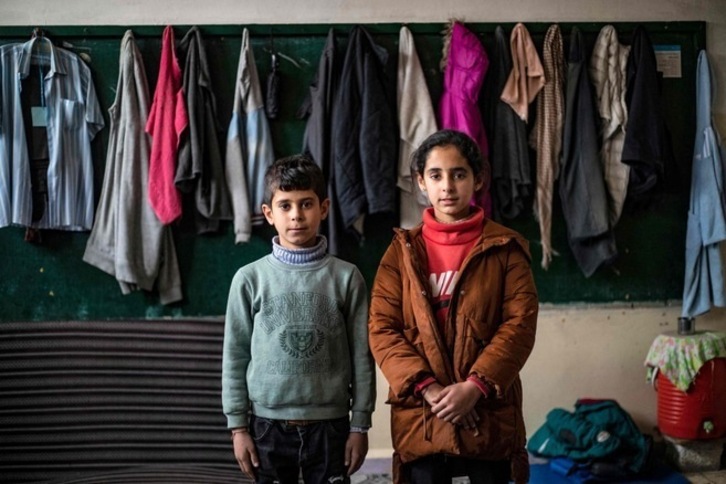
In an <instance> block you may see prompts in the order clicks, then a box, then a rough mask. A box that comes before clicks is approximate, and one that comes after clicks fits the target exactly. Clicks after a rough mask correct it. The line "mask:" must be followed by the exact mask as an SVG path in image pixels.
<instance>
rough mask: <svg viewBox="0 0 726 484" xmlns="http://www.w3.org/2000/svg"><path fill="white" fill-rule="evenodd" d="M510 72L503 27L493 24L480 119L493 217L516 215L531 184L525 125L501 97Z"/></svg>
mask: <svg viewBox="0 0 726 484" xmlns="http://www.w3.org/2000/svg"><path fill="white" fill-rule="evenodd" d="M511 72H512V56H511V54H510V51H509V41H508V40H507V37H506V35H505V33H504V29H502V28H501V27H500V26H497V28H496V29H495V30H494V55H493V56H492V63H491V67H490V69H489V73H488V74H487V77H486V80H485V83H484V88H483V97H484V98H485V99H484V102H483V104H484V106H483V112H484V122H485V123H486V126H487V130H488V131H489V134H490V137H491V139H492V143H491V147H490V148H491V152H490V154H489V160H490V163H491V169H492V189H491V191H492V197H493V201H492V204H493V218H494V219H495V220H501V219H502V218H514V217H516V216H517V215H519V213H520V211H521V210H522V208H523V207H524V198H525V196H527V195H528V194H529V192H528V190H530V188H529V185H531V180H530V175H529V149H528V148H527V126H526V124H525V122H524V121H523V120H522V119H521V118H520V117H519V116H517V113H516V112H515V111H514V110H513V109H512V108H511V107H510V106H509V105H508V104H507V103H505V102H504V101H502V99H501V94H502V91H503V90H504V86H505V85H506V83H507V79H508V78H509V74H510V73H511Z"/></svg>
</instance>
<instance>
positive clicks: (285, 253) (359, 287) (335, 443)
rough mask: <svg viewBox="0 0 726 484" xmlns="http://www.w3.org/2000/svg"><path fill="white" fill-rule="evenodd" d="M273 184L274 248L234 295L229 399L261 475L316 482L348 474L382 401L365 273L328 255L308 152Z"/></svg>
mask: <svg viewBox="0 0 726 484" xmlns="http://www.w3.org/2000/svg"><path fill="white" fill-rule="evenodd" d="M265 187H266V189H265V203H264V204H263V205H262V211H263V213H264V215H265V218H266V219H267V221H268V222H269V223H270V224H271V225H274V227H275V229H276V231H277V234H278V235H277V236H276V237H274V238H273V241H272V254H269V255H267V256H265V257H263V258H261V259H259V260H257V261H255V262H253V263H251V264H248V265H246V266H244V267H242V268H241V269H240V270H239V271H237V274H235V276H234V278H233V280H232V284H231V287H230V292H229V300H228V303H227V315H226V323H225V334H224V352H223V361H222V404H223V409H224V413H225V415H226V416H227V422H228V427H229V428H231V429H232V440H233V442H234V454H235V458H236V459H237V462H239V465H240V468H241V469H242V470H243V471H244V472H245V473H246V474H248V475H249V476H250V477H251V478H253V479H255V481H256V482H258V483H272V482H278V483H281V484H285V483H290V484H293V483H294V484H297V482H298V475H299V473H300V471H302V475H303V479H304V481H305V482H306V483H310V484H318V483H322V482H349V480H350V479H349V476H350V475H351V474H352V473H353V472H355V471H356V470H358V468H359V467H360V466H361V464H362V463H363V460H364V458H365V455H366V453H367V452H368V437H367V435H366V431H367V430H368V428H369V427H370V425H371V414H372V412H373V407H374V405H375V373H374V364H373V359H372V357H371V354H370V350H369V348H368V334H367V329H368V328H367V324H366V322H367V309H368V295H367V291H366V286H365V281H364V280H363V277H362V275H361V274H360V272H359V271H358V269H357V268H356V267H355V266H354V265H352V264H349V263H347V262H344V261H342V260H340V259H337V258H335V257H333V256H330V255H328V254H327V253H326V248H327V242H326V239H325V237H323V236H320V235H318V227H319V226H320V222H321V221H322V220H324V219H325V217H326V216H327V214H328V207H329V205H330V200H328V198H327V197H326V193H325V180H324V178H323V174H322V172H321V170H320V168H319V167H318V166H317V165H316V164H315V163H314V162H313V161H312V160H311V159H310V158H308V157H306V156H303V155H295V156H290V157H287V158H283V159H280V160H278V161H276V162H275V163H273V164H272V165H271V166H270V167H269V168H268V169H267V172H266V173H265ZM349 412H351V414H352V415H351V417H350V418H349Z"/></svg>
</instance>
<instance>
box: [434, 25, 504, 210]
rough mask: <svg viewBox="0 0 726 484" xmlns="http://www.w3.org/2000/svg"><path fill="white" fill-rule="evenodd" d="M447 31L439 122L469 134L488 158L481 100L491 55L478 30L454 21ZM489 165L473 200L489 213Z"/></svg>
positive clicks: (485, 157) (446, 127)
mask: <svg viewBox="0 0 726 484" xmlns="http://www.w3.org/2000/svg"><path fill="white" fill-rule="evenodd" d="M447 35H448V36H449V38H448V39H446V40H447V41H448V43H449V50H448V55H447V57H446V61H445V62H446V67H445V70H444V90H443V94H442V95H441V100H440V101H439V126H440V127H441V128H442V129H455V130H457V131H461V132H463V133H466V134H468V135H469V136H470V137H471V138H472V139H473V140H474V141H476V142H477V144H478V145H479V148H480V149H481V152H482V156H483V157H484V159H485V160H488V158H489V143H488V141H487V136H486V132H485V131H484V124H483V123H482V118H481V112H480V111H479V106H478V104H477V101H478V99H479V91H480V90H481V86H482V83H483V82H484V75H485V74H486V72H487V68H488V67H489V58H488V57H487V53H486V51H485V50H484V47H483V46H482V44H481V42H480V41H479V39H478V38H477V36H476V34H474V33H472V32H471V31H469V30H468V29H467V28H466V27H464V25H463V24H461V23H459V22H454V24H453V26H452V28H451V29H450V31H449V32H448V33H447ZM485 165H486V166H485V168H484V175H485V177H484V181H485V183H484V186H483V187H482V189H481V190H479V191H478V192H477V193H476V194H475V195H474V199H473V200H472V204H474V205H479V206H480V207H482V208H483V209H484V213H485V215H486V216H487V217H489V216H491V213H492V210H491V207H492V205H491V196H490V195H489V185H490V180H491V170H490V168H489V163H488V161H487V163H485Z"/></svg>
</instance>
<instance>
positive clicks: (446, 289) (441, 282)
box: [429, 271, 459, 299]
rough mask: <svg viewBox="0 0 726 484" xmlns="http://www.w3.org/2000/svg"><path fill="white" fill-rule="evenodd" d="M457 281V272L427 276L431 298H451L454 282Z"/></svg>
mask: <svg viewBox="0 0 726 484" xmlns="http://www.w3.org/2000/svg"><path fill="white" fill-rule="evenodd" d="M457 280H459V271H446V272H442V273H441V274H433V273H432V274H431V275H430V276H429V283H430V284H431V297H433V298H434V299H435V298H438V297H445V296H451V294H453V292H454V287H455V286H456V281H457Z"/></svg>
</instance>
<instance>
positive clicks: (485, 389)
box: [466, 374, 494, 398]
mask: <svg viewBox="0 0 726 484" xmlns="http://www.w3.org/2000/svg"><path fill="white" fill-rule="evenodd" d="M466 381H470V382H472V383H473V384H474V385H476V386H477V387H478V388H479V390H481V392H482V394H483V395H484V398H490V397H491V396H492V395H493V394H494V388H492V386H491V385H490V384H489V383H487V382H486V381H484V380H482V379H481V378H479V377H478V376H476V375H474V374H472V375H469V378H467V379H466Z"/></svg>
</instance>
